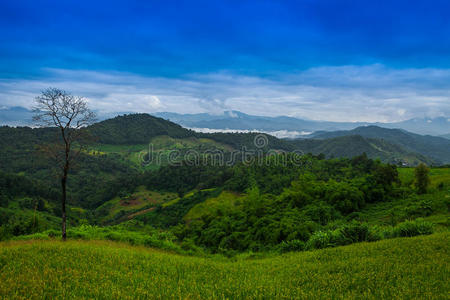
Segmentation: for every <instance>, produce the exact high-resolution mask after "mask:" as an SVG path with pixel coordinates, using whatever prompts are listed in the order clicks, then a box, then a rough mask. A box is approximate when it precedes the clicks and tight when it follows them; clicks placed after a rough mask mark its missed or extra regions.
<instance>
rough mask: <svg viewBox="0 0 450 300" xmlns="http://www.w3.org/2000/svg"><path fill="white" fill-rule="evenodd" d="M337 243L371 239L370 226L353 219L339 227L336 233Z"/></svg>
mask: <svg viewBox="0 0 450 300" xmlns="http://www.w3.org/2000/svg"><path fill="white" fill-rule="evenodd" d="M334 238H335V240H334V243H335V244H336V245H349V244H353V243H357V242H365V241H369V226H368V225H367V224H361V223H358V222H356V221H353V222H351V223H349V224H346V225H344V226H342V227H341V228H339V229H338V230H337V231H336V233H335V234H334Z"/></svg>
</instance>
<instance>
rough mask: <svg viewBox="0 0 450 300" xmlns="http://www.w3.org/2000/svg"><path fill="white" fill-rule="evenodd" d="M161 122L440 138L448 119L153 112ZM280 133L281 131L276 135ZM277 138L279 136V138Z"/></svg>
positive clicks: (298, 132)
mask: <svg viewBox="0 0 450 300" xmlns="http://www.w3.org/2000/svg"><path fill="white" fill-rule="evenodd" d="M155 115H156V116H159V117H161V118H164V119H168V120H170V121H172V122H175V123H178V124H180V125H183V126H186V127H189V128H209V129H233V130H259V131H264V132H267V133H271V134H274V135H277V136H280V135H278V134H277V132H280V131H288V132H290V133H291V134H290V136H295V137H300V136H302V135H304V134H307V133H311V132H315V131H336V130H351V129H354V128H357V127H360V126H368V125H376V126H380V127H385V128H398V129H404V130H407V131H412V132H415V133H418V134H430V135H442V134H448V133H449V132H448V131H449V127H450V118H448V117H439V118H433V119H431V118H422V119H420V118H415V119H411V120H407V121H402V122H397V123H367V122H329V121H313V120H303V119H298V118H293V117H285V116H281V117H264V116H252V115H247V114H244V113H241V112H239V111H226V112H224V113H223V114H219V115H211V114H206V113H202V114H177V113H166V112H163V113H155ZM280 133H281V134H282V133H283V132H280ZM280 137H281V136H280Z"/></svg>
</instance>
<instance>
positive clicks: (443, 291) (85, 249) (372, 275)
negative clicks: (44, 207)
mask: <svg viewBox="0 0 450 300" xmlns="http://www.w3.org/2000/svg"><path fill="white" fill-rule="evenodd" d="M449 250H450V235H449V233H448V232H445V233H437V234H434V235H430V236H421V237H415V238H400V239H392V240H384V241H379V242H374V243H360V244H354V245H350V246H345V247H337V248H332V249H325V250H316V251H311V252H302V253H289V254H285V255H281V256H273V257H267V258H263V259H251V258H249V257H248V256H247V257H238V258H236V259H233V260H230V259H225V258H222V257H213V258H200V257H187V256H181V255H177V254H172V253H168V252H163V251H160V250H153V249H148V248H143V247H132V246H128V245H125V244H117V243H112V242H105V241H101V242H97V241H90V242H86V241H68V242H65V243H63V242H59V241H33V242H9V243H2V244H0V270H1V272H0V298H9V299H42V298H46V299H49V298H65V299H80V298H95V299H126V298H141V299H142V298H152V299H155V298H156V299H200V298H201V299H273V298H281V299H283V298H284V299H292V298H297V299H298V298H300V299H311V298H315V299H317V298H321V299H338V298H342V299H344V298H345V299H349V298H354V299H398V298H403V299H405V298H409V299H411V298H415V299H417V298H422V299H425V298H427V299H448V294H449V292H450V283H449V282H450V281H449V279H450V278H449V275H450V269H449V264H448V262H449V260H450V251H449Z"/></svg>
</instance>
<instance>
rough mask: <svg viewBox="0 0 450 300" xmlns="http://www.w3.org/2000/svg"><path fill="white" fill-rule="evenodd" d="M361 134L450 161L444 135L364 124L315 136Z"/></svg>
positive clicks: (449, 142)
mask: <svg viewBox="0 0 450 300" xmlns="http://www.w3.org/2000/svg"><path fill="white" fill-rule="evenodd" d="M349 135H360V136H363V137H366V138H378V139H383V140H386V141H388V142H390V143H393V144H397V145H400V146H401V147H403V148H404V149H406V150H408V151H410V152H415V153H420V154H422V155H424V156H427V157H430V158H432V159H434V160H436V161H437V162H439V163H444V164H446V163H450V140H448V139H445V138H443V137H435V136H429V135H419V134H415V133H411V132H408V131H405V130H400V129H387V128H381V127H378V126H363V127H358V128H355V129H353V130H348V131H334V132H325V133H321V134H317V135H315V136H314V138H319V139H329V138H334V137H339V136H349Z"/></svg>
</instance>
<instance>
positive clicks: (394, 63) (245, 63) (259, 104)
mask: <svg viewBox="0 0 450 300" xmlns="http://www.w3.org/2000/svg"><path fill="white" fill-rule="evenodd" d="M449 15H450V2H449V1H433V0H427V1H413V0H409V1H395V0H391V1H383V0H381V1H345V0H343V1H324V0H304V1H301V0H298V1H282V0H278V1H264V0H254V1H245V0H241V1H232V0H230V1H214V0H209V1H194V0H191V1H170V0H164V1H158V0H154V1H130V0H129V1H114V0H110V1H82V0H78V1H46V0H42V1H22V0H10V1H8V0H1V1H0V107H10V106H23V107H26V108H31V107H33V102H34V98H35V97H36V96H37V95H38V94H39V93H40V92H41V91H42V90H43V89H45V88H47V87H50V86H51V87H56V88H61V89H64V90H67V91H69V92H71V93H73V94H75V95H79V96H83V97H86V99H87V100H88V102H89V106H90V107H91V108H92V109H94V110H96V111H99V112H102V113H103V112H104V113H111V112H147V113H152V112H163V111H169V112H178V113H199V112H208V113H212V114H220V113H223V112H224V111H228V110H238V111H242V112H244V113H247V114H253V115H265V116H278V115H288V116H293V117H299V118H305V119H315V120H329V121H367V122H375V121H378V122H395V121H401V120H406V119H410V118H415V117H420V118H422V117H437V116H450V18H449V17H448V16H449Z"/></svg>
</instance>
